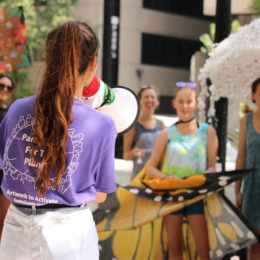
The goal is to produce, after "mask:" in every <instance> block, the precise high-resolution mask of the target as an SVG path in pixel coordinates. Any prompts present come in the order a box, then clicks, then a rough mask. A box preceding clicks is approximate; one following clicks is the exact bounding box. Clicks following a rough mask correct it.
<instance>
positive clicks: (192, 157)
mask: <svg viewBox="0 0 260 260" xmlns="http://www.w3.org/2000/svg"><path fill="white" fill-rule="evenodd" d="M208 128H209V125H208V124H207V123H203V124H201V125H200V126H199V128H198V130H197V132H196V134H194V135H183V134H181V133H180V131H179V130H178V128H177V127H176V125H172V126H171V127H169V131H168V144H167V148H166V154H165V158H164V162H163V167H162V172H163V173H165V174H167V175H174V176H177V177H181V178H183V177H187V176H191V175H195V174H200V173H202V172H203V171H205V170H206V167H207V136H208Z"/></svg>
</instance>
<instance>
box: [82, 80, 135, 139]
mask: <svg viewBox="0 0 260 260" xmlns="http://www.w3.org/2000/svg"><path fill="white" fill-rule="evenodd" d="M82 98H83V100H84V103H86V104H88V105H89V106H91V107H93V108H98V110H99V111H101V112H103V113H105V114H107V115H109V116H110V117H112V119H113V120H114V123H115V126H116V129H117V133H118V134H123V133H125V132H127V131H128V130H129V129H130V128H131V127H132V126H133V125H134V124H135V122H136V120H137V118H138V116H139V112H140V106H139V101H138V98H137V96H136V94H135V93H134V92H133V91H132V90H131V89H129V88H126V87H122V86H116V87H113V88H110V87H109V86H108V85H107V84H106V83H104V82H103V81H102V80H100V79H99V78H98V77H94V78H93V80H92V82H91V83H90V85H89V86H88V87H87V88H85V89H84V90H83V97H82Z"/></svg>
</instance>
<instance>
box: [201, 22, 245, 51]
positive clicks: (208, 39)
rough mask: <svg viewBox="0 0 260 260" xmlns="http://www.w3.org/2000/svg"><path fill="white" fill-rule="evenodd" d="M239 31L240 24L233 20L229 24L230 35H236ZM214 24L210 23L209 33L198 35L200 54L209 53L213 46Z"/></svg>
mask: <svg viewBox="0 0 260 260" xmlns="http://www.w3.org/2000/svg"><path fill="white" fill-rule="evenodd" d="M239 30H240V23H239V21H238V20H233V21H232V24H231V33H236V32H238V31H239ZM215 35H216V24H215V23H211V24H210V25H209V33H204V34H202V35H200V37H199V40H200V41H201V43H202V44H203V46H202V47H201V48H200V50H201V52H204V53H209V52H211V51H212V50H213V48H214V46H215Z"/></svg>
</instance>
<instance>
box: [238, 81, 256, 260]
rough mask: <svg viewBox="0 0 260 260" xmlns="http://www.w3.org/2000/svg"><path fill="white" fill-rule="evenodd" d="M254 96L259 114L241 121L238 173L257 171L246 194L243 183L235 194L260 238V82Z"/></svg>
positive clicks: (247, 184)
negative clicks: (239, 171) (241, 170)
mask: <svg viewBox="0 0 260 260" xmlns="http://www.w3.org/2000/svg"><path fill="white" fill-rule="evenodd" d="M251 96H252V101H253V102H254V103H255V105H256V108H257V110H256V111H255V112H253V113H248V114H247V115H246V116H245V117H243V118H242V119H241V121H240V130H239V146H238V154H237V160H236V169H243V168H248V169H255V170H254V171H253V172H252V173H251V174H249V175H247V176H246V177H245V178H244V179H243V190H242V193H241V191H240V189H241V181H239V182H237V183H236V185H235V194H236V204H237V207H239V208H241V207H242V213H243V215H244V216H245V217H246V219H247V220H248V222H249V224H250V225H251V226H252V227H253V228H255V230H256V232H257V233H258V234H260V206H259V205H260V189H259V187H260V78H258V79H256V80H255V81H254V82H253V83H252V87H251ZM249 259H250V260H254V259H260V242H257V243H255V244H253V245H252V246H251V247H250V249H249Z"/></svg>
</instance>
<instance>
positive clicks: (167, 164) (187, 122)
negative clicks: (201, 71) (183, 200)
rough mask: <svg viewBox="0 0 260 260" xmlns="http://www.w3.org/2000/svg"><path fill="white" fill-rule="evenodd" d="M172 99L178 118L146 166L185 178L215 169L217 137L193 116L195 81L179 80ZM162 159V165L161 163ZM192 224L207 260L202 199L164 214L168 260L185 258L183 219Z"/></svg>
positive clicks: (156, 173)
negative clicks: (178, 85) (166, 214)
mask: <svg viewBox="0 0 260 260" xmlns="http://www.w3.org/2000/svg"><path fill="white" fill-rule="evenodd" d="M178 84H180V87H178V88H177V90H176V93H175V97H174V99H173V106H174V108H175V109H176V112H177V115H178V117H179V121H178V122H177V123H176V124H174V125H172V126H171V127H169V128H167V129H164V130H163V131H162V132H161V133H160V135H159V136H158V138H157V140H156V143H155V147H154V152H153V153H152V156H151V159H150V162H149V164H148V168H147V175H148V176H149V177H150V178H161V179H165V178H183V177H187V176H191V175H194V174H200V173H203V172H206V171H215V164H216V154H217V147H218V139H217V135H216V131H215V129H214V128H213V127H211V126H209V125H208V124H206V123H203V124H201V125H199V124H198V122H197V120H196V119H195V118H194V115H195V110H196V108H197V105H198V101H197V96H196V91H195V89H194V86H195V84H194V83H193V84H192V83H191V82H189V83H184V82H179V83H178ZM161 162H162V167H161V168H159V167H160V163H161ZM183 216H186V217H187V219H188V221H189V224H190V226H191V229H192V232H193V235H194V238H195V242H196V247H197V252H198V256H199V257H200V259H201V260H208V259H210V257H209V243H208V231H207V225H206V221H205V217H204V207H203V201H199V202H197V203H194V204H192V205H191V206H187V207H185V208H183V209H182V210H179V211H177V212H173V213H172V214H170V215H168V216H165V217H164V225H165V227H166V231H167V240H168V250H169V260H172V259H174V260H176V259H182V254H183V239H182V219H183Z"/></svg>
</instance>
